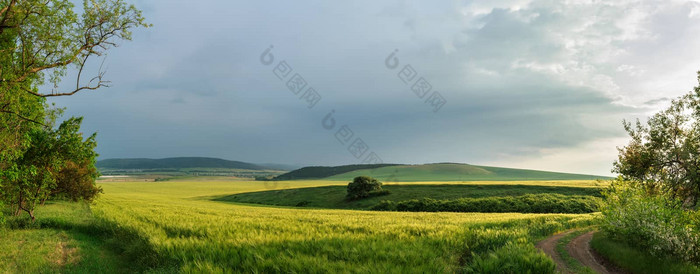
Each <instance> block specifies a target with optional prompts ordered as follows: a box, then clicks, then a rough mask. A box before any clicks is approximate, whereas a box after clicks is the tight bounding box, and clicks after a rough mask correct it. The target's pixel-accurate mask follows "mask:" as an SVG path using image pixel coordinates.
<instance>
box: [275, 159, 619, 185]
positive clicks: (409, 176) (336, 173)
mask: <svg viewBox="0 0 700 274" xmlns="http://www.w3.org/2000/svg"><path fill="white" fill-rule="evenodd" d="M350 167H352V168H350ZM361 175H366V176H371V177H374V178H377V179H378V180H380V181H384V182H392V181H396V182H420V181H522V180H595V179H609V178H608V177H604V176H595V175H585V174H571V173H561V172H549V171H539V170H528V169H514V168H502V167H488V166H475V165H468V164H458V163H438V164H424V165H385V166H376V165H374V166H370V167H369V168H364V167H363V166H362V165H353V166H340V167H307V168H302V169H298V170H294V171H291V172H289V173H286V174H282V175H280V176H278V177H276V178H275V179H276V180H299V179H325V180H334V181H350V180H352V179H353V178H354V177H357V176H361Z"/></svg>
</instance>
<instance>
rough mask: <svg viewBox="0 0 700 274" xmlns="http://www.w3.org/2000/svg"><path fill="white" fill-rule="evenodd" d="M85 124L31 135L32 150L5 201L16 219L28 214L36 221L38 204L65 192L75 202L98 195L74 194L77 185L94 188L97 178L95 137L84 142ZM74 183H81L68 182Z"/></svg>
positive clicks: (86, 190)
mask: <svg viewBox="0 0 700 274" xmlns="http://www.w3.org/2000/svg"><path fill="white" fill-rule="evenodd" d="M81 122H82V118H70V119H68V120H66V121H64V122H63V123H61V125H60V126H58V128H56V129H35V130H32V131H31V132H30V133H29V137H30V145H29V148H28V149H27V150H26V151H24V153H23V154H22V156H21V157H20V158H19V159H18V160H17V165H16V168H17V173H16V174H17V176H15V177H14V178H13V179H14V180H12V181H11V182H10V184H8V185H7V186H6V187H5V188H4V192H5V194H6V195H5V198H6V199H5V200H6V201H7V202H8V203H10V205H11V206H13V208H14V209H15V214H16V215H19V213H20V212H22V211H24V212H26V213H27V214H29V216H30V217H31V218H32V220H34V217H35V216H34V209H35V208H36V206H37V204H38V203H40V202H43V201H46V199H48V198H49V197H50V196H51V195H52V194H57V193H63V191H68V192H67V194H68V195H71V198H72V197H76V198H75V199H78V198H81V197H86V198H88V199H92V198H93V197H94V196H95V195H96V194H97V190H95V188H94V187H93V188H92V189H90V188H85V187H82V186H81V187H80V189H78V190H76V191H72V190H71V189H72V186H73V185H75V184H85V183H86V181H87V180H91V181H90V184H91V185H93V184H94V179H95V178H96V176H97V171H96V170H95V167H94V162H95V157H96V156H97V154H96V153H95V152H94V148H95V145H96V142H95V134H93V135H91V136H90V137H88V138H87V139H86V140H83V137H82V134H81V133H80V132H79V130H80V123H81ZM76 163H80V164H82V166H81V165H77V164H76ZM74 170H77V171H74ZM73 174H77V175H79V176H77V178H76V176H73ZM71 179H81V181H78V182H72V183H68V182H66V181H65V180H71ZM59 186H60V187H59Z"/></svg>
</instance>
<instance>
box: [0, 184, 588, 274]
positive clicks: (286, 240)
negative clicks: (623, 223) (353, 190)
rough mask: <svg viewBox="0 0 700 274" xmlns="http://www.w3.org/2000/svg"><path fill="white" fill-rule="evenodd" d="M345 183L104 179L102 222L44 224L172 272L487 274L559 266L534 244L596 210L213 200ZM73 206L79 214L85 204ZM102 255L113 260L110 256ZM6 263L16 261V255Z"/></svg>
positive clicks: (97, 213)
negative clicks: (367, 207)
mask: <svg viewBox="0 0 700 274" xmlns="http://www.w3.org/2000/svg"><path fill="white" fill-rule="evenodd" d="M570 183H571V182H564V183H563V184H564V185H566V184H570ZM343 184H346V182H342V181H289V182H274V184H273V182H258V181H231V180H220V179H216V178H209V179H206V180H191V181H169V182H156V183H154V182H114V183H101V186H102V187H103V188H104V190H105V193H106V194H105V195H103V196H102V197H101V198H100V199H99V200H98V201H97V203H96V204H95V205H93V206H92V207H91V209H90V210H91V212H92V213H93V214H94V218H95V220H93V221H85V220H83V219H81V218H77V217H71V218H64V219H61V220H60V221H56V220H53V221H50V220H46V221H44V225H45V226H47V227H52V226H53V227H55V226H56V225H55V224H56V223H59V224H61V225H60V226H59V227H62V228H70V230H69V231H74V230H75V227H85V226H96V227H98V228H101V230H104V231H109V233H112V234H114V235H112V236H110V237H112V238H115V239H116V240H112V241H111V245H110V247H109V248H106V249H107V250H122V252H121V254H122V255H121V256H122V257H123V256H127V258H126V259H129V258H132V259H133V258H138V260H137V261H138V265H139V267H142V268H143V269H150V270H162V271H166V272H171V271H183V272H187V271H197V272H199V271H204V272H225V271H244V272H251V271H257V272H279V271H282V272H326V271H332V272H431V273H437V272H455V271H460V270H467V271H475V272H482V271H488V270H489V269H491V271H497V270H504V269H492V268H493V267H494V265H499V263H498V262H499V261H511V264H508V265H510V267H514V269H511V270H513V271H515V270H516V269H519V268H518V267H530V268H533V267H534V269H532V270H533V271H535V272H541V271H551V270H552V269H553V267H554V265H553V263H552V262H551V260H549V259H548V258H547V257H546V256H545V255H544V254H541V253H540V252H539V251H537V250H536V249H535V248H534V245H533V243H534V242H535V241H536V240H538V239H541V238H543V237H545V236H548V235H551V234H553V233H555V232H557V231H562V230H565V229H567V228H570V227H579V226H586V225H588V224H590V223H591V222H592V221H593V219H594V218H595V216H596V215H595V214H519V213H447V212H443V213H410V212H377V211H357V210H339V209H305V208H301V209H300V208H285V207H283V208H280V207H273V206H256V205H250V204H243V203H231V202H220V201H215V199H216V198H218V197H222V196H226V195H232V194H237V193H243V192H255V191H261V190H271V189H273V188H297V187H316V186H324V185H343ZM499 184H500V185H504V184H505V185H507V184H509V183H507V182H501V183H499ZM530 184H531V185H537V184H541V185H545V186H550V187H551V186H552V185H557V183H556V182H542V183H537V182H530ZM588 184H589V186H590V185H593V184H594V183H592V182H588ZM486 185H488V184H486ZM68 206H69V205H67V204H61V203H57V204H52V205H48V206H47V207H46V208H44V209H42V210H63V211H69V210H67V209H66V208H65V207H68ZM62 207H63V208H62ZM73 210H74V211H76V210H77V211H78V212H80V209H79V208H78V209H73ZM38 214H39V215H40V217H39V220H38V223H42V220H41V212H39V213H38ZM81 222H82V224H80V223H81ZM76 223H78V224H77V225H76ZM117 224H118V225H117ZM105 227H108V228H105ZM78 230H79V229H78ZM36 231H37V233H38V231H43V230H36ZM79 231H80V230H79ZM12 232H13V233H14V231H12ZM105 233H107V232H105ZM71 235H73V234H67V237H68V238H67V240H66V241H68V242H70V241H73V244H72V245H73V246H78V247H80V243H82V242H81V238H80V237H83V236H76V237H74V238H71ZM75 235H82V234H80V233H78V234H75ZM36 237H40V236H36ZM83 238H85V237H83ZM107 238H109V237H107ZM88 239H90V238H88ZM95 239H96V238H95ZM115 242H117V245H118V246H119V248H117V249H115V247H114V246H113V245H114V244H115ZM102 245H107V244H103V243H101V242H99V241H98V243H96V244H94V245H90V246H91V248H93V249H97V250H99V249H100V248H101V246H102ZM37 252H38V251H37ZM46 252H48V253H49V254H53V253H55V251H53V250H49V251H46ZM75 252H76V255H74V256H76V257H78V258H84V259H85V260H87V262H85V264H86V265H87V266H90V265H92V266H94V264H90V263H89V262H90V256H87V254H85V255H82V256H81V255H80V254H84V252H89V250H88V249H80V248H78V250H77V251H75ZM512 252H514V254H515V256H514V255H513V254H511V253H512ZM104 253H105V254H106V255H105V256H106V257H107V258H111V257H110V254H111V253H110V252H106V251H105V252H104ZM2 256H9V255H8V254H4V255H2ZM129 256H131V257H129ZM69 257H70V256H69ZM49 258H50V257H49ZM119 259H120V257H116V258H114V259H113V260H112V261H111V262H112V263H113V264H116V265H117V266H112V267H111V268H110V267H104V268H103V269H114V271H115V272H119V269H120V268H119V267H118V265H119V263H120V261H119ZM121 259H124V258H121ZM46 260H50V259H46ZM0 261H3V262H8V261H9V262H10V264H12V263H11V260H6V259H3V260H0ZM109 262H110V261H106V262H99V263H100V264H106V263H109ZM82 264H83V261H81V260H79V259H76V260H75V263H74V264H70V263H64V264H63V265H64V266H63V267H65V268H66V269H81V267H80V266H81V265H82ZM47 265H48V266H51V265H52V263H50V262H49V263H46V262H44V263H41V262H37V263H36V264H33V265H30V266H24V268H19V269H21V270H28V271H34V272H36V271H39V272H41V271H48V270H47V269H50V268H46V267H47ZM76 265H77V266H76ZM5 267H7V268H9V269H18V268H17V266H12V265H6V266H5ZM13 267H14V268H13ZM132 267H137V266H132ZM519 270H523V269H519Z"/></svg>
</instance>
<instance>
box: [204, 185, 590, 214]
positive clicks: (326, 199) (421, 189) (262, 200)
mask: <svg viewBox="0 0 700 274" xmlns="http://www.w3.org/2000/svg"><path fill="white" fill-rule="evenodd" d="M382 188H383V189H384V190H388V191H389V192H390V194H389V195H383V196H378V197H370V198H366V199H362V200H356V201H346V200H345V194H346V189H347V187H346V186H345V185H340V186H322V187H310V188H293V189H282V190H267V191H259V192H248V193H240V194H235V195H229V196H224V197H220V198H217V199H216V200H218V201H227V202H238V203H255V204H267V205H277V206H299V205H304V206H306V207H317V208H339V209H369V208H371V207H373V206H375V205H377V204H379V202H380V201H383V200H388V201H393V202H400V201H406V200H411V199H422V198H431V199H436V200H453V199H459V198H484V197H505V196H521V195H525V194H540V193H556V194H563V195H581V196H596V197H599V196H600V189H598V188H591V187H572V186H552V185H548V186H538V185H518V184H502V185H497V184H489V185H479V184H440V185H420V184H390V185H385V186H383V187H382Z"/></svg>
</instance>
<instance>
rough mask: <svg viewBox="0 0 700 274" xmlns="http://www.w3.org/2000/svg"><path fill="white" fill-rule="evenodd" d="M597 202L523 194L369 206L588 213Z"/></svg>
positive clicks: (413, 208)
mask: <svg viewBox="0 0 700 274" xmlns="http://www.w3.org/2000/svg"><path fill="white" fill-rule="evenodd" d="M600 202H601V201H600V199H599V198H597V197H590V196H574V195H572V196H566V195H561V194H526V195H522V196H507V197H487V198H461V199H454V200H435V199H430V198H423V199H413V200H407V201H400V202H392V201H382V202H380V203H379V204H377V205H375V206H374V207H372V209H373V210H391V211H412V212H441V211H447V212H521V213H590V212H596V211H598V210H599V207H600Z"/></svg>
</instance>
